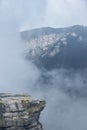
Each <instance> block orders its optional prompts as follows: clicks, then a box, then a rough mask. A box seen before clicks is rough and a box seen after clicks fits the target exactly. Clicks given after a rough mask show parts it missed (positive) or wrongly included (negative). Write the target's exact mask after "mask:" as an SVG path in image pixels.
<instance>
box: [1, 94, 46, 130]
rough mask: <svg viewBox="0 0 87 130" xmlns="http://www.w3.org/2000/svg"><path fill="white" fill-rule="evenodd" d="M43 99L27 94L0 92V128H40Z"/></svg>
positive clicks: (5, 129)
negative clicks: (36, 98)
mask: <svg viewBox="0 0 87 130" xmlns="http://www.w3.org/2000/svg"><path fill="white" fill-rule="evenodd" d="M44 107H45V101H43V100H34V99H32V98H31V96H29V95H23V94H22V95H12V94H6V93H1V94H0V130H42V125H41V124H40V123H39V116H40V112H41V111H42V110H43V108H44Z"/></svg>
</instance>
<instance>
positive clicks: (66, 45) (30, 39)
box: [21, 25, 87, 69]
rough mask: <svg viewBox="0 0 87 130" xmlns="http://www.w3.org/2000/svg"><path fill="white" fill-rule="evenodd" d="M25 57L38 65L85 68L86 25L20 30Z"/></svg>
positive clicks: (86, 60) (86, 55)
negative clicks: (23, 42) (24, 46)
mask: <svg viewBox="0 0 87 130" xmlns="http://www.w3.org/2000/svg"><path fill="white" fill-rule="evenodd" d="M21 37H22V39H23V40H24V41H25V45H26V51H25V53H26V57H27V58H28V59H31V60H32V61H33V62H34V63H35V64H36V65H38V66H39V67H40V66H41V67H44V68H46V69H54V68H60V67H61V68H75V69H82V68H87V58H86V57H87V27H85V26H80V25H75V26H72V27H68V28H49V27H47V28H39V29H33V30H29V31H23V32H21Z"/></svg>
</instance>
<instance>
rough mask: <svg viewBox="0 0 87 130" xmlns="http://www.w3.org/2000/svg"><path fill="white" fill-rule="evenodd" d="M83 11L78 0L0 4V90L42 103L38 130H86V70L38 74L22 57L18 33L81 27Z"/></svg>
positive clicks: (20, 0)
mask: <svg viewBox="0 0 87 130" xmlns="http://www.w3.org/2000/svg"><path fill="white" fill-rule="evenodd" d="M86 8H87V7H86V1H84V0H83V1H82V0H77V1H75V0H73V1H71V0H65V1H64V0H53V1H52V0H44V1H43V0H38V1H33V0H32V1H30V0H26V1H24V0H0V92H13V93H29V94H31V95H32V96H33V97H35V98H42V99H45V100H46V108H45V109H44V111H43V112H42V114H41V117H40V120H41V122H42V123H43V128H44V130H48V129H50V130H87V123H86V120H87V102H86V99H87V70H82V71H73V70H65V69H58V70H52V71H47V70H40V69H39V68H37V67H36V65H35V64H33V63H32V61H26V60H25V59H24V51H25V45H24V43H23V41H22V40H21V37H20V33H19V31H20V30H25V29H30V28H34V27H40V26H53V27H63V26H69V25H72V24H83V25H87V23H86V21H87V16H86V15H87V14H86V11H87V9H86ZM57 10H58V11H57ZM79 14H80V15H79Z"/></svg>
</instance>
